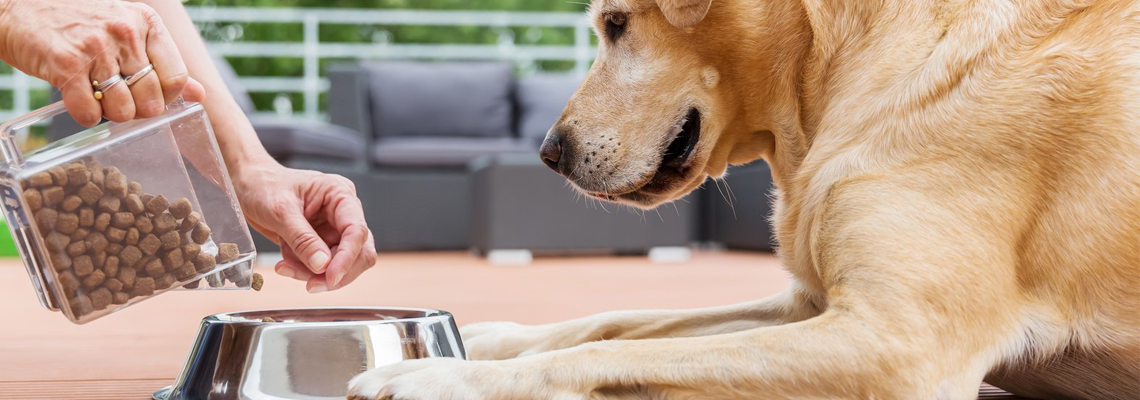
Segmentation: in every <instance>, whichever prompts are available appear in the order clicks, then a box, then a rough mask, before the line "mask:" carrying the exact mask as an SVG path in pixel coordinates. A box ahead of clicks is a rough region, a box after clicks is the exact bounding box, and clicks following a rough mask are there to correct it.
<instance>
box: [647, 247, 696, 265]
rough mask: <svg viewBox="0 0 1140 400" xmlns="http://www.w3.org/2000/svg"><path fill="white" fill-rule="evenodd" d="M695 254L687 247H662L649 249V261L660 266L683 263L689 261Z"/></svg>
mask: <svg viewBox="0 0 1140 400" xmlns="http://www.w3.org/2000/svg"><path fill="white" fill-rule="evenodd" d="M692 255H693V252H692V251H691V250H689V248H688V247H685V246H662V247H654V248H651V249H649V261H650V262H653V263H658V264H672V263H683V262H686V261H689V258H690V257H692Z"/></svg>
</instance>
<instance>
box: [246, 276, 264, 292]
mask: <svg viewBox="0 0 1140 400" xmlns="http://www.w3.org/2000/svg"><path fill="white" fill-rule="evenodd" d="M262 286H265V277H263V276H261V274H259V273H256V272H254V273H253V282H251V283H250V284H249V287H251V288H253V290H255V291H258V292H260V291H261V287H262Z"/></svg>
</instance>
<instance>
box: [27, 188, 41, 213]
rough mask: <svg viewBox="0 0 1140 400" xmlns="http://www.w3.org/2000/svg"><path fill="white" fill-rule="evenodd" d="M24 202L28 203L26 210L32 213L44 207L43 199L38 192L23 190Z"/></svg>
mask: <svg viewBox="0 0 1140 400" xmlns="http://www.w3.org/2000/svg"><path fill="white" fill-rule="evenodd" d="M24 202H25V203H28V209H30V210H32V212H33V213H34V212H36V211H39V209H40V208H41V207H43V206H44V197H43V196H42V195H40V191H39V190H36V189H27V190H24Z"/></svg>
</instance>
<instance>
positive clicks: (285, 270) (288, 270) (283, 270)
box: [275, 266, 297, 278]
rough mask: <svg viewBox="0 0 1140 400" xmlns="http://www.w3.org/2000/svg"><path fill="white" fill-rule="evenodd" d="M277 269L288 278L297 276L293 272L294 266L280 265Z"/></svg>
mask: <svg viewBox="0 0 1140 400" xmlns="http://www.w3.org/2000/svg"><path fill="white" fill-rule="evenodd" d="M275 270H276V271H277V275H281V276H284V277H286V278H296V277H297V275H296V274H294V273H293V269H292V268H288V267H282V266H278V267H277V268H275Z"/></svg>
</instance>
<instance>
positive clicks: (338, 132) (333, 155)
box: [250, 117, 365, 161]
mask: <svg viewBox="0 0 1140 400" xmlns="http://www.w3.org/2000/svg"><path fill="white" fill-rule="evenodd" d="M250 122H251V123H252V124H253V130H254V131H257V138H258V139H260V140H261V143H262V144H263V145H264V146H265V150H266V151H268V152H269V154H270V155H272V156H273V157H277V158H289V157H294V156H310V157H321V158H329V159H337V160H346V161H356V160H360V159H362V158H363V157H364V151H365V144H364V138H362V137H360V135H359V134H358V133H356V132H354V131H352V130H351V129H348V128H345V127H343V126H339V125H333V124H328V123H323V122H315V121H309V120H300V119H286V120H281V119H268V118H257V117H253V118H250Z"/></svg>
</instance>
